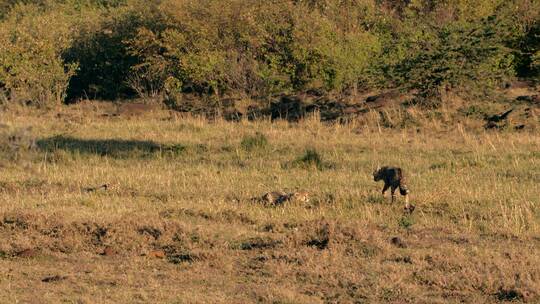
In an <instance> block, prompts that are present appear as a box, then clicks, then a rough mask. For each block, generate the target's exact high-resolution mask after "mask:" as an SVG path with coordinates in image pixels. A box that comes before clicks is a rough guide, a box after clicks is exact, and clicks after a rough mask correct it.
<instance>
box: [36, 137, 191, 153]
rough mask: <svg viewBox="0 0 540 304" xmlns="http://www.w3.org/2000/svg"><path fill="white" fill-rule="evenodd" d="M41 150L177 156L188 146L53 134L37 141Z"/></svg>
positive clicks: (50, 151)
mask: <svg viewBox="0 0 540 304" xmlns="http://www.w3.org/2000/svg"><path fill="white" fill-rule="evenodd" d="M36 144H37V147H38V149H40V150H41V151H45V152H49V153H54V152H57V151H59V150H63V151H66V152H69V153H73V154H93V155H100V156H110V157H114V158H132V157H145V156H152V155H156V154H158V155H169V156H175V155H179V154H181V153H183V152H184V151H185V150H186V147H185V146H183V145H180V144H174V145H164V144H159V143H156V142H153V141H147V140H123V139H79V138H73V137H70V136H63V135H58V136H53V137H49V138H45V139H40V140H38V141H37V142H36Z"/></svg>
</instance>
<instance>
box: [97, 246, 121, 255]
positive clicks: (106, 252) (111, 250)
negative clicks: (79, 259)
mask: <svg viewBox="0 0 540 304" xmlns="http://www.w3.org/2000/svg"><path fill="white" fill-rule="evenodd" d="M117 253H118V252H117V251H116V250H115V249H114V248H112V247H111V246H107V247H105V248H104V249H103V252H102V253H101V255H104V256H113V255H116V254H117Z"/></svg>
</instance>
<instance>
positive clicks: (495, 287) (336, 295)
mask: <svg viewBox="0 0 540 304" xmlns="http://www.w3.org/2000/svg"><path fill="white" fill-rule="evenodd" d="M62 111H63V112H62V113H61V114H59V115H53V114H47V113H41V115H37V114H36V113H29V112H27V111H22V112H15V111H12V112H8V113H2V114H1V115H2V116H1V117H2V118H1V119H2V121H1V123H2V124H3V125H2V126H0V141H1V142H2V143H3V145H2V147H3V148H1V149H0V159H1V162H0V168H1V169H0V170H1V172H2V174H1V176H0V240H2V241H0V268H1V269H3V271H1V272H0V299H2V300H1V302H5V303H33V302H34V303H43V302H50V303H128V302H129V303H134V302H135V303H148V302H153V303H251V302H261V303H379V302H389V303H457V302H465V303H492V302H497V301H506V300H514V301H528V302H538V301H540V268H539V267H538V265H540V238H539V237H538V236H539V235H540V197H539V195H538V193H539V192H538V184H539V182H540V152H538V151H540V135H538V134H534V133H532V132H531V133H529V132H519V133H512V132H473V131H470V130H466V128H464V127H461V126H459V125H458V126H456V127H445V128H444V129H445V130H444V131H439V130H440V128H437V127H436V126H434V127H433V128H422V129H421V130H419V131H417V128H416V127H414V128H410V129H401V130H391V129H385V128H384V126H381V125H380V124H379V125H378V126H377V123H373V124H363V123H350V124H347V125H339V124H337V125H323V124H321V123H319V122H318V121H317V120H316V119H315V118H313V119H307V120H305V121H302V122H300V123H299V124H289V123H286V122H275V123H269V122H253V123H248V122H240V123H228V122H223V121H219V120H218V121H214V122H208V121H205V120H202V119H196V118H176V117H174V116H169V115H168V114H164V113H154V114H152V116H151V117H146V118H141V117H132V118H130V119H126V118H122V117H101V116H99V115H97V114H95V113H94V112H93V111H92V110H89V109H84V108H75V109H69V110H66V109H63V110H62ZM30 126H31V127H32V128H31V129H27V127H30ZM257 132H259V133H257ZM14 134H22V135H21V136H16V137H12V135H14ZM29 134H30V135H29ZM253 138H255V140H254V139H253ZM263 138H264V139H263ZM250 142H251V143H250ZM246 143H248V144H246ZM8 144H9V145H8ZM307 150H309V151H316V152H317V156H318V157H319V158H320V159H319V160H320V161H321V162H322V163H323V164H324V165H323V166H318V165H317V164H315V165H310V163H307V164H306V165H298V162H299V161H301V160H302V159H303V157H304V156H305V154H306V151H307ZM383 164H392V165H398V166H401V167H403V168H404V169H406V170H407V172H408V175H409V184H410V185H409V186H410V189H411V191H412V194H411V202H412V203H414V204H415V205H416V207H417V209H416V211H415V213H414V214H413V215H412V216H405V215H404V214H403V212H402V205H401V204H395V205H391V204H390V203H389V202H388V200H383V199H382V198H381V197H380V194H379V191H380V189H381V187H382V185H381V184H377V183H375V182H373V180H372V177H371V172H372V170H373V168H375V167H376V166H377V165H383ZM102 184H107V185H108V187H107V189H97V190H96V191H92V192H87V191H85V188H87V187H97V186H100V185H102ZM295 189H302V190H306V191H308V192H309V193H310V196H311V200H310V202H309V203H306V204H303V203H299V202H296V203H294V202H292V203H289V204H285V206H282V207H269V206H264V205H262V204H258V203H256V202H254V201H252V200H251V198H252V197H256V196H260V195H261V194H263V193H265V192H268V191H273V190H283V191H293V190H295ZM106 248H108V249H107V250H106ZM28 249H30V250H28ZM24 250H26V251H24ZM104 251H105V253H106V254H105V255H104V254H103V253H104Z"/></svg>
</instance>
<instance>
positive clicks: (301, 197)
mask: <svg viewBox="0 0 540 304" xmlns="http://www.w3.org/2000/svg"><path fill="white" fill-rule="evenodd" d="M258 200H260V201H262V202H263V203H265V204H269V205H281V204H283V203H285V202H288V201H298V202H302V203H307V202H309V193H307V192H306V191H295V192H290V193H286V192H283V191H272V192H268V193H265V194H264V195H263V196H262V197H261V198H260V199H258Z"/></svg>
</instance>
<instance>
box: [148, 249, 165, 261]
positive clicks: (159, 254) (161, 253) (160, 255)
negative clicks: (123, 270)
mask: <svg viewBox="0 0 540 304" xmlns="http://www.w3.org/2000/svg"><path fill="white" fill-rule="evenodd" d="M148 256H149V257H151V258H156V259H163V258H165V252H164V251H163V250H152V251H150V252H149V253H148Z"/></svg>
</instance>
